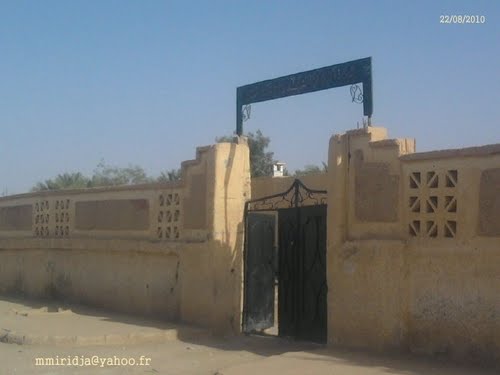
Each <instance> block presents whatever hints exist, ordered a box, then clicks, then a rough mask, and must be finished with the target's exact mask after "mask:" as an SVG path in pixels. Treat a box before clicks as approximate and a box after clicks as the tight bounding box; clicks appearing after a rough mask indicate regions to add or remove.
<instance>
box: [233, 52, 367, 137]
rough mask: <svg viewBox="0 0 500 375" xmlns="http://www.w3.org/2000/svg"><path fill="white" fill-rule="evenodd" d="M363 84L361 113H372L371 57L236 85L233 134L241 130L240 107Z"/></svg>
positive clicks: (241, 114) (241, 132) (241, 131)
mask: <svg viewBox="0 0 500 375" xmlns="http://www.w3.org/2000/svg"><path fill="white" fill-rule="evenodd" d="M357 83H362V84H363V113H364V115H365V116H367V117H368V118H370V117H371V115H372V113H373V99H372V65H371V57H367V58H364V59H359V60H354V61H349V62H345V63H342V64H336V65H331V66H326V67H324V68H319V69H314V70H309V71H306V72H300V73H296V74H290V75H287V76H283V77H279V78H275V79H270V80H266V81H261V82H256V83H253V84H250V85H245V86H240V87H238V88H237V89H236V134H238V135H242V134H243V112H242V110H241V109H242V107H243V106H245V105H248V104H251V103H258V102H264V101H268V100H273V99H279V98H285V97H287V96H293V95H300V94H306V93H310V92H315V91H320V90H327V89H331V88H335V87H341V86H347V85H354V84H357Z"/></svg>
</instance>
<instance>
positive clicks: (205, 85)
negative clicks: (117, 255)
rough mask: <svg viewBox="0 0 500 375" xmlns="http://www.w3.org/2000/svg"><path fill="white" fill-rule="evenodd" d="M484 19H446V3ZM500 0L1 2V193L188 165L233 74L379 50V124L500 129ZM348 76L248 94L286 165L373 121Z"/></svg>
mask: <svg viewBox="0 0 500 375" xmlns="http://www.w3.org/2000/svg"><path fill="white" fill-rule="evenodd" d="M461 14H467V15H478V16H484V17H485V20H486V21H485V23H484V24H441V23H440V16H441V15H461ZM499 16H500V2H499V1H495V0H489V1H481V0H469V1H459V0H454V1H392V0H379V1H361V0H358V1H340V0H339V1H333V0H331V1H315V0H308V1H304V0H301V1H292V0H290V1H284V0H282V1H271V0H267V1H258V0H252V1H237V0H233V1H217V0H212V1H187V0H185V1H154V0H147V1H127V0H119V1H118V0H116V1H114V0H102V1H97V0H92V1H91V0H86V1H77V0H72V1H51V0H46V1H35V0H33V1H22V0H15V1H14V0H13V1H7V0H0V193H2V194H15V193H23V192H27V191H29V190H30V188H31V187H32V186H33V185H35V183H37V182H38V181H43V180H45V179H48V178H51V177H54V176H56V175H57V174H59V173H64V172H77V171H80V172H82V173H84V174H87V175H91V174H92V171H93V170H94V168H95V167H96V166H97V164H98V163H99V162H100V161H101V160H104V161H105V163H106V164H109V165H115V166H121V167H126V166H127V165H129V164H133V165H140V166H142V167H144V169H145V170H146V171H147V172H148V174H150V175H159V174H160V172H161V171H164V170H169V169H172V168H178V167H179V166H180V163H181V162H182V161H183V160H188V159H192V158H194V156H195V149H196V147H197V146H202V145H207V144H212V143H214V140H215V137H217V136H222V135H230V134H232V133H233V132H234V130H235V126H236V120H235V118H236V88H237V87H238V86H242V85H245V84H249V83H253V82H257V81H261V80H265V79H270V78H276V77H279V76H282V75H287V74H292V73H296V72H300V71H304V70H310V69H315V68H319V67H323V66H327V65H332V64H336V63H341V62H345V61H350V60H354V59H358V58H363V57H368V56H371V57H372V71H373V104H374V112H373V118H372V124H373V125H375V126H384V127H387V128H388V129H389V134H390V136H391V137H412V138H416V140H417V151H429V150H434V149H446V148H458V147H466V146H476V145H483V144H491V143H500V122H499V117H500V113H499V111H498V107H499V106H500V90H499V87H500V68H499V67H500V20H499ZM362 121H363V110H362V104H356V103H352V102H351V97H350V93H349V87H348V86H347V87H341V88H335V89H331V90H326V91H321V92H316V93H311V94H305V95H300V96H293V97H288V98H283V99H278V100H273V101H268V102H263V103H258V104H253V105H252V110H251V117H250V119H249V120H248V121H246V122H245V123H244V131H245V132H255V131H256V130H257V129H261V130H262V132H263V133H264V135H266V136H269V137H270V138H271V145H270V146H271V150H272V151H274V153H275V158H276V159H279V160H280V161H283V162H285V163H287V168H288V169H289V170H291V171H293V170H295V169H297V168H302V167H303V166H304V165H307V164H317V165H321V162H323V161H326V160H327V153H328V139H329V138H330V137H331V136H332V135H333V134H338V133H342V132H344V131H346V130H348V129H352V128H356V127H357V126H358V124H362Z"/></svg>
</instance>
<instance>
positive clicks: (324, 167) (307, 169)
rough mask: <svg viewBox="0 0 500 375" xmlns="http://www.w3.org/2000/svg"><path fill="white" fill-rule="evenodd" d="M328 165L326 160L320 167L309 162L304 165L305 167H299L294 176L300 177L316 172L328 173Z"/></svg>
mask: <svg viewBox="0 0 500 375" xmlns="http://www.w3.org/2000/svg"><path fill="white" fill-rule="evenodd" d="M327 168H328V167H327V165H326V163H325V162H322V167H319V166H317V165H313V164H308V165H306V166H305V167H304V169H297V170H296V171H295V173H294V176H296V177H300V176H305V175H308V174H314V173H326V172H327Z"/></svg>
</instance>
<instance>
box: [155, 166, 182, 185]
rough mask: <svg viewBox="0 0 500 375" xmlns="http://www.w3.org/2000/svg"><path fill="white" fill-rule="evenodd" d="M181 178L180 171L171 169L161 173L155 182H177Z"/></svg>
mask: <svg viewBox="0 0 500 375" xmlns="http://www.w3.org/2000/svg"><path fill="white" fill-rule="evenodd" d="M181 177H182V170H181V169H171V170H169V171H165V172H161V174H160V176H159V177H158V178H157V179H156V181H157V182H172V181H178V180H180V179H181Z"/></svg>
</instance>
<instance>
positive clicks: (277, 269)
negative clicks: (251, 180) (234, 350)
mask: <svg viewBox="0 0 500 375" xmlns="http://www.w3.org/2000/svg"><path fill="white" fill-rule="evenodd" d="M326 198H327V195H326V191H324V190H312V189H309V188H307V187H306V186H305V185H304V184H303V183H302V182H301V181H300V180H295V181H294V182H293V184H292V186H291V187H290V188H289V189H288V190H286V191H285V192H283V193H280V194H274V195H271V196H268V197H264V198H260V199H256V200H251V201H249V202H247V204H246V206H245V223H246V228H247V230H246V236H245V284H244V286H245V293H244V310H243V330H244V331H245V332H262V330H264V329H266V328H269V327H272V326H273V325H275V315H274V309H275V282H277V285H278V322H277V323H278V334H279V335H280V336H288V337H294V338H297V339H302V340H309V341H315V342H325V341H326V328H327V326H326V324H327V322H326V315H327V305H326V295H327V284H326ZM276 224H277V228H278V230H277V232H276ZM276 238H277V240H278V247H277V249H276V244H275V240H276Z"/></svg>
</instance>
